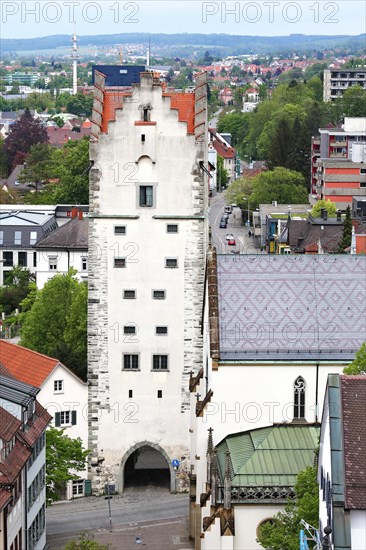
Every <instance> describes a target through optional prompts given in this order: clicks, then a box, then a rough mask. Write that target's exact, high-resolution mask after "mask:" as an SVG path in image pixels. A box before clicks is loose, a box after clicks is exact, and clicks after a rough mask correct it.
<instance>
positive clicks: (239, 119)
mask: <svg viewBox="0 0 366 550" xmlns="http://www.w3.org/2000/svg"><path fill="white" fill-rule="evenodd" d="M249 118H250V113H229V114H227V115H224V116H222V117H220V118H219V122H218V125H217V130H218V132H220V133H221V132H227V133H229V134H231V138H232V145H233V147H237V148H238V150H239V152H240V153H242V151H243V146H244V142H245V140H246V138H247V135H248V131H249Z"/></svg>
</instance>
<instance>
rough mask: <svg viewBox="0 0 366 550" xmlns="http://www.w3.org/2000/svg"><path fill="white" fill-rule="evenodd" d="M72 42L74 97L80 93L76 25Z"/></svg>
mask: <svg viewBox="0 0 366 550" xmlns="http://www.w3.org/2000/svg"><path fill="white" fill-rule="evenodd" d="M71 42H72V56H71V57H72V93H73V95H76V94H77V91H78V58H79V55H78V47H77V44H76V42H77V38H76V31H75V25H74V35H73V37H72V38H71Z"/></svg>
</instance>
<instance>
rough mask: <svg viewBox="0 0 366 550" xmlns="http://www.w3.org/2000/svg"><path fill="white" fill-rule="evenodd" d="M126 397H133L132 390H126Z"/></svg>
mask: <svg viewBox="0 0 366 550" xmlns="http://www.w3.org/2000/svg"><path fill="white" fill-rule="evenodd" d="M128 397H129V398H130V399H131V397H133V391H132V390H128Z"/></svg>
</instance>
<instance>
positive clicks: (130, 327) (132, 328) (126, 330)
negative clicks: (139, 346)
mask: <svg viewBox="0 0 366 550" xmlns="http://www.w3.org/2000/svg"><path fill="white" fill-rule="evenodd" d="M123 333H124V334H136V327H135V325H125V326H124V327H123Z"/></svg>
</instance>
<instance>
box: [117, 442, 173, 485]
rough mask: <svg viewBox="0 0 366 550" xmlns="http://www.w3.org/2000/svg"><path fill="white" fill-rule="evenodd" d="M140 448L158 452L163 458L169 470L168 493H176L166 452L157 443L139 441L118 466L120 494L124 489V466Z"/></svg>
mask: <svg viewBox="0 0 366 550" xmlns="http://www.w3.org/2000/svg"><path fill="white" fill-rule="evenodd" d="M141 447H151V448H152V449H154V450H155V451H158V452H159V453H160V454H161V455H162V456H163V458H165V460H166V462H167V465H168V468H169V474H170V492H171V493H175V492H176V484H175V471H174V468H173V466H172V463H171V460H170V458H169V456H168V454H167V453H166V451H165V450H164V449H163V448H162V447H160V445H158V444H157V443H151V441H141V442H140V443H136V445H133V446H132V447H131V448H130V449H128V451H126V452H125V454H124V455H123V457H122V460H121V466H120V492H121V493H123V491H124V488H125V466H126V463H127V460H128V459H129V458H130V456H131V455H132V454H133V453H134V452H135V451H137V450H138V449H141Z"/></svg>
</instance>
